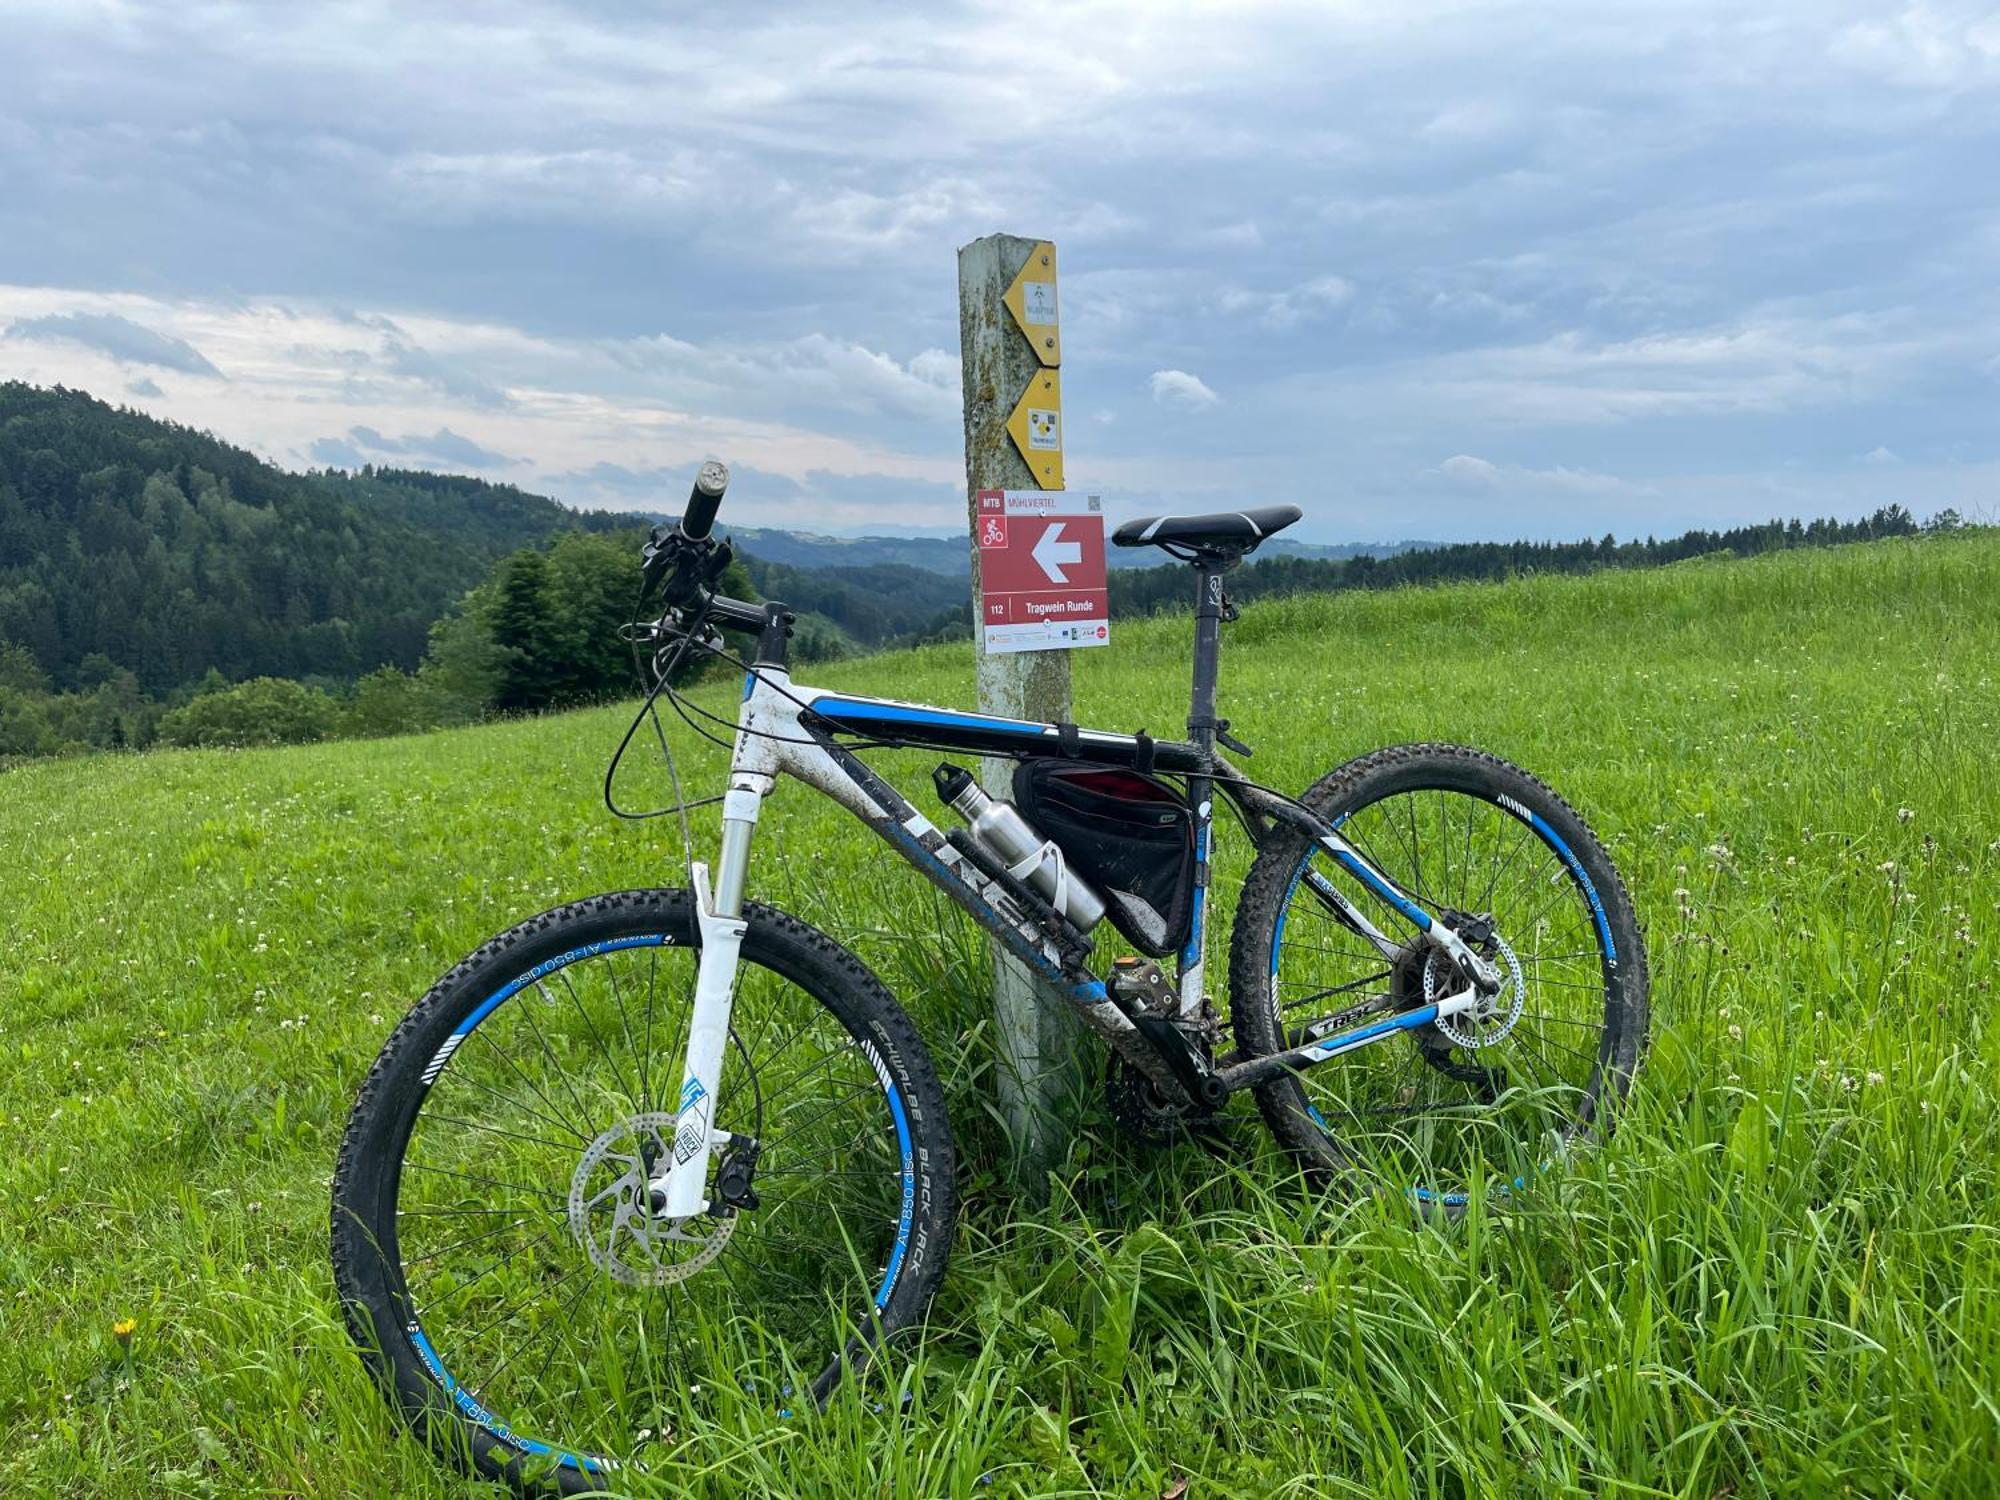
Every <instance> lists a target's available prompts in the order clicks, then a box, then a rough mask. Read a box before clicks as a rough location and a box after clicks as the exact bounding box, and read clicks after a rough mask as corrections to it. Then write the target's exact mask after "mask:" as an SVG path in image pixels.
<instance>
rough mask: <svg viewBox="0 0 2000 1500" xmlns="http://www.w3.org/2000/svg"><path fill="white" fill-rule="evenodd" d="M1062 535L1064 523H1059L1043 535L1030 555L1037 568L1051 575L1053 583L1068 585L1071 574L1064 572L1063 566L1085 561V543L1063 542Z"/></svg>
mask: <svg viewBox="0 0 2000 1500" xmlns="http://www.w3.org/2000/svg"><path fill="white" fill-rule="evenodd" d="M1062 533H1063V523H1062V522H1061V521H1058V522H1056V523H1055V525H1053V526H1051V527H1050V528H1049V529H1048V530H1047V531H1045V532H1043V533H1042V537H1041V540H1040V541H1038V542H1036V543H1035V546H1034V550H1033V551H1032V552H1031V553H1030V554H1029V555H1030V556H1031V557H1033V558H1034V559H1035V564H1036V566H1037V567H1039V568H1040V569H1041V570H1042V571H1043V572H1044V573H1046V574H1048V575H1049V582H1051V583H1068V582H1069V574H1067V573H1065V572H1064V571H1063V564H1065V563H1068V564H1070V565H1071V566H1075V565H1076V564H1078V563H1081V562H1082V561H1083V543H1081V542H1065V541H1062V540H1061V537H1062Z"/></svg>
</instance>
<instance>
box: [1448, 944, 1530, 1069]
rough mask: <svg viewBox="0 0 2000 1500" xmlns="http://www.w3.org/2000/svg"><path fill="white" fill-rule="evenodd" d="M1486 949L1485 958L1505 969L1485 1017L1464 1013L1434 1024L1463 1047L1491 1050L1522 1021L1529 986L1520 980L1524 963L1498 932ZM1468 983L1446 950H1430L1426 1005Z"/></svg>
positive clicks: (1466, 1011)
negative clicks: (1489, 949) (1487, 1048)
mask: <svg viewBox="0 0 2000 1500" xmlns="http://www.w3.org/2000/svg"><path fill="white" fill-rule="evenodd" d="M1484 946H1487V947H1490V948H1491V950H1492V951H1491V952H1489V953H1486V954H1485V955H1484V957H1486V958H1488V959H1497V960H1498V961H1499V963H1500V966H1501V969H1502V977H1501V981H1500V992H1499V993H1498V994H1497V995H1494V996H1492V997H1491V999H1490V1001H1489V1002H1488V1004H1489V1008H1488V1009H1487V1011H1486V1013H1485V1014H1484V1015H1480V1014H1477V1013H1475V1012H1473V1011H1469V1010H1462V1011H1460V1012H1459V1013H1458V1014H1457V1015H1455V1016H1439V1017H1438V1018H1437V1020H1436V1021H1434V1022H1432V1023H1431V1024H1432V1025H1434V1026H1436V1027H1437V1029H1438V1031H1439V1033H1440V1034H1442V1035H1443V1036H1444V1037H1446V1038H1447V1039H1448V1040H1450V1041H1451V1042H1453V1043H1454V1044H1456V1045H1458V1046H1460V1047H1468V1048H1471V1047H1490V1046H1492V1045H1493V1044H1494V1043H1495V1042H1497V1041H1499V1040H1501V1039H1502V1038H1503V1037H1505V1036H1506V1035H1507V1033H1508V1032H1510V1031H1512V1030H1513V1029H1514V1023H1515V1022H1516V1021H1518V1020H1520V1019H1521V1008H1522V1006H1523V1005H1524V1004H1525V1003H1526V1001H1527V998H1528V986H1527V984H1526V983H1525V981H1524V980H1523V979H1522V976H1521V961H1520V960H1519V959H1518V958H1516V957H1515V956H1514V950H1513V949H1512V948H1511V947H1509V946H1508V945H1507V940H1506V939H1505V938H1503V937H1501V936H1500V934H1499V933H1497V932H1496V933H1494V934H1493V936H1492V938H1491V939H1490V940H1489V941H1488V943H1487V944H1486V945H1484ZM1467 983H1468V981H1467V980H1466V978H1465V976H1464V975H1463V974H1461V973H1460V972H1459V969H1458V965H1457V964H1455V963H1453V962H1452V961H1451V960H1450V959H1449V958H1447V957H1446V956H1445V953H1444V950H1443V949H1441V948H1433V949H1431V951H1430V954H1429V956H1428V957H1426V958H1425V959H1424V1002H1425V1003H1426V1004H1429V1003H1431V1002H1433V1001H1435V1000H1437V999H1438V997H1439V996H1440V995H1446V994H1451V993H1453V992H1454V991H1455V990H1457V989H1461V988H1463V987H1464V986H1465V985H1466V984H1467Z"/></svg>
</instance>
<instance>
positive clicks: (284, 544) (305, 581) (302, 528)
mask: <svg viewBox="0 0 2000 1500" xmlns="http://www.w3.org/2000/svg"><path fill="white" fill-rule="evenodd" d="M629 524H630V521H629V518H626V517H622V516H610V515H582V514H579V513H577V512H575V511H570V510H567V509H566V508H564V507H562V506H559V505H557V504H556V503H555V502H554V501H551V500H545V499H542V498H541V497H539V496H533V495H526V494H523V493H522V492H520V491H518V490H512V489H507V488H504V487H501V486H494V485H488V484H484V483H482V482H480V481H478V480H465V479H455V478H443V477H440V476H436V475H429V474H411V473H405V472H401V471H395V470H381V471H370V472H366V473H363V474H361V475H356V476H348V475H339V474H327V475H314V474H307V475H296V474H288V473H285V472H284V471H283V470H280V469H277V468H274V467H272V466H271V465H269V464H267V463H265V462H263V461H262V460H261V459H258V458H257V457H255V456H254V455H252V454H249V453H246V452H244V451H243V450H242V449H240V448H233V447H231V446H230V445H228V444H227V443H223V442H220V441H218V440H217V439H215V438H213V437H211V436H209V435H208V434H206V433H201V432H196V431H194V430H192V429H190V428H186V427H180V426H176V425H174V424H172V423H168V422H158V421H155V420H153V419H151V418H149V417H144V416H141V415H139V414H138V413H135V412H130V411H121V410H118V409H116V408H113V407H111V406H108V405H106V404H105V403H104V402H101V401H97V400H95V399H93V398H91V397H90V396H87V395H85V394H84V393H82V392H80V391H68V390H62V389H54V390H44V389H40V388H37V387H34V386H28V385H21V384H4V385H0V640H5V641H11V642H13V643H15V644H17V645H20V646H23V647H25V648H26V649H27V651H28V653H29V654H30V655H31V656H32V657H33V658H34V661H35V663H36V665H37V666H38V667H39V668H40V670H41V671H42V673H43V674H45V676H46V677H47V678H48V680H49V681H50V682H51V683H52V684H53V685H54V686H55V687H56V688H58V689H70V688H78V687H85V686H90V685H92V684H93V683H95V682H97V681H101V680H103V679H104V678H105V677H106V676H107V675H108V674H110V673H112V672H114V671H118V670H123V671H129V672H130V673H131V674H132V676H133V677H134V679H135V680H136V684H137V687H138V689H139V691H140V692H142V693H145V694H147V695H150V696H154V697H164V696H167V695H170V694H172V693H173V692H174V691H175V690H177V689H180V688H183V687H185V686H188V685H190V684H192V683H194V682H196V681H197V680H199V679H201V678H202V677H203V676H204V675H206V674H207V673H209V672H210V671H216V672H219V673H221V674H222V675H223V676H224V677H227V678H230V679H232V680H235V679H240V678H246V677H254V676H260V675H274V676H288V677H323V678H329V679H336V680H343V681H351V680H352V679H354V678H356V677H358V676H360V675H361V674H363V673H365V672H367V671H369V670H370V669H372V668H374V667H377V666H380V665H383V664H384V663H390V664H395V665H398V666H403V667H413V666H415V665H416V663H417V661H418V660H419V658H421V656H422V655H423V651H424V645H425V641H426V639H427V636H428V632H429V629H430V626H431V624H432V622H433V621H435V620H436V619H437V618H438V617H439V615H441V614H442V613H443V612H444V610H445V608H446V607H447V606H448V605H449V604H450V603H451V602H452V601H453V600H455V599H457V598H458V597H459V596H460V595H461V594H463V593H464V592H465V590H467V589H468V588H470V587H472V585H473V584H475V583H477V582H478V581H479V580H480V578H481V577H482V576H484V574H485V573H486V571H487V569H488V568H490V567H491V566H492V564H493V563H494V561H495V560H496V559H497V558H499V557H501V556H503V555H504V554H506V553H508V552H511V551H513V550H514V549H516V548H518V547H520V546H523V545H527V544H529V543H532V542H536V541H541V540H545V539H546V538H547V537H549V536H550V535H552V534H553V533H554V532H556V531H558V530H563V529H570V528H576V527H585V528H603V527H608V526H622V525H629Z"/></svg>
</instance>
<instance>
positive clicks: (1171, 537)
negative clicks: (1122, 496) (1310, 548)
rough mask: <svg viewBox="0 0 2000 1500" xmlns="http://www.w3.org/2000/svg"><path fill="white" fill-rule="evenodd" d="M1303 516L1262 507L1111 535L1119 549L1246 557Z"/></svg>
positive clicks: (1150, 522)
mask: <svg viewBox="0 0 2000 1500" xmlns="http://www.w3.org/2000/svg"><path fill="white" fill-rule="evenodd" d="M1300 514H1301V512H1300V510H1299V508H1298V507H1297V506H1296V505H1260V506H1258V507H1257V508H1256V509H1255V510H1224V511H1217V512H1216V513H1215V514H1213V515H1207V516H1147V517H1146V518H1144V519H1143V520H1138V521H1127V522H1126V523H1125V524H1124V525H1123V526H1120V527H1119V528H1118V529H1117V530H1116V531H1114V532H1112V533H1111V541H1112V543H1113V545H1115V546H1119V547H1186V548H1192V549H1194V550H1196V551H1202V552H1211V551H1214V552H1232V553H1244V552H1248V551H1250V550H1251V549H1252V548H1254V547H1255V546H1256V545H1257V544H1258V543H1259V542H1261V541H1263V540H1264V538H1266V537H1268V536H1275V535H1276V534H1277V533H1278V532H1280V531H1283V530H1284V529H1285V528H1286V527H1287V526H1289V525H1291V524H1292V522H1294V521H1296V520H1297V519H1298V518H1299V516H1300Z"/></svg>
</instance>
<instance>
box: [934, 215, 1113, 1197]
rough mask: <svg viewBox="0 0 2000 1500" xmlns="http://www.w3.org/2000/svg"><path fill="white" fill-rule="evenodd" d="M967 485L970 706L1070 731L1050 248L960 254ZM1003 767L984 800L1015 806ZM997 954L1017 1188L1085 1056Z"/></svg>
mask: <svg viewBox="0 0 2000 1500" xmlns="http://www.w3.org/2000/svg"><path fill="white" fill-rule="evenodd" d="M958 327H959V344H960V349H961V353H962V355H963V368H964V389H965V482H966V494H967V501H968V511H967V514H968V519H969V520H970V523H971V529H972V589H973V618H974V619H975V620H976V621H977V622H978V625H977V636H978V641H979V706H980V707H981V708H982V709H985V710H986V711H987V712H989V713H997V714H1005V715H1007V716H1008V717H1009V718H1019V719H1039V720H1043V721H1045V722H1050V723H1060V722H1062V721H1064V720H1066V719H1068V718H1069V717H1070V664H1069V652H1070V650H1072V649H1074V648H1075V647H1079V646H1101V645H1105V644H1107V643H1108V641H1109V640H1110V617H1109V610H1108V608H1107V606H1106V597H1105V581H1104V569H1105V562H1104V521H1103V517H1102V516H1101V515H1100V514H1099V513H1098V511H1097V508H1096V506H1097V502H1096V499H1095V497H1091V498H1089V499H1087V500H1080V499H1079V498H1078V497H1075V496H1072V495H1069V494H1066V493H1065V492H1064V490H1063V419H1062V369H1061V366H1062V324H1061V317H1060V304H1059V301H1058V298H1057V295H1056V249H1055V246H1054V245H1052V244H1050V243H1049V242H1048V241H1047V240H1032V239H1023V238H1021V237H1020V236H1018V235H1011V234H994V235H988V236H987V237H986V238H984V239H979V240H974V241H973V242H972V243H971V244H969V245H967V246H965V247H964V248H962V249H961V250H960V251H959V252H958ZM1012 769H1013V766H1012V762H1009V761H1004V760H989V761H987V762H985V764H984V766H983V767H982V770H981V779H982V780H983V781H984V782H985V783H986V789H987V791H988V792H989V793H991V794H992V795H994V796H996V797H1008V796H1011V795H1012V790H1011V784H1010V782H1011V773H1012ZM1039 988H1040V986H1039V984H1038V981H1037V980H1036V979H1035V978H1034V976H1033V975H1032V974H1031V973H1030V972H1029V971H1028V970H1027V969H1026V968H1024V967H1022V966H1021V965H1020V964H1019V963H1017V962H1016V961H1015V960H1014V959H1012V958H1011V957H1009V956H1008V955H1007V954H1005V953H1003V952H999V951H997V950H996V951H995V954H994V994H993V1003H994V1018H995V1021H996V1023H997V1026H998V1031H999V1045H1000V1050H1001V1057H1000V1064H1001V1066H1000V1086H1001V1090H1002V1094H1001V1098H1002V1103H1003V1105H1004V1107H1005V1111H1006V1116H1007V1125H1008V1129H1009V1131H1010V1132H1011V1134H1012V1136H1013V1140H1014V1146H1015V1150H1016V1153H1017V1155H1018V1156H1019V1158H1020V1161H1021V1164H1022V1166H1023V1167H1024V1169H1025V1175H1026V1177H1027V1180H1028V1181H1030V1182H1034V1183H1039V1182H1040V1181H1041V1170H1042V1169H1043V1168H1044V1167H1046V1166H1048V1165H1049V1164H1050V1163H1051V1162H1053V1161H1054V1160H1055V1158H1056V1155H1057V1154H1058V1151H1059V1149H1060V1145H1061V1139H1060V1133H1061V1129H1062V1124H1061V1121H1062V1115H1063V1106H1064V1104H1065V1102H1066V1101H1067V1100H1068V1098H1069V1097H1070V1096H1073V1095H1074V1094H1075V1093H1076V1092H1077V1091H1078V1088H1079V1085H1080V1082H1081V1077H1080V1072H1079V1066H1078V1059H1079V1056H1080V1054H1081V1053H1082V1051H1083V1049H1082V1048H1081V1047H1080V1046H1079V1045H1078V1044H1079V1042H1080V1040H1081V1038H1080V1034H1079V1031H1080V1029H1079V1027H1078V1026H1077V1024H1076V1022H1075V1020H1074V1019H1073V1018H1072V1017H1071V1015H1070V1013H1069V1005H1068V1001H1067V1000H1066V999H1065V998H1063V997H1062V996H1060V995H1056V994H1053V993H1045V994H1038V993H1037V991H1038V989H1039Z"/></svg>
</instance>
